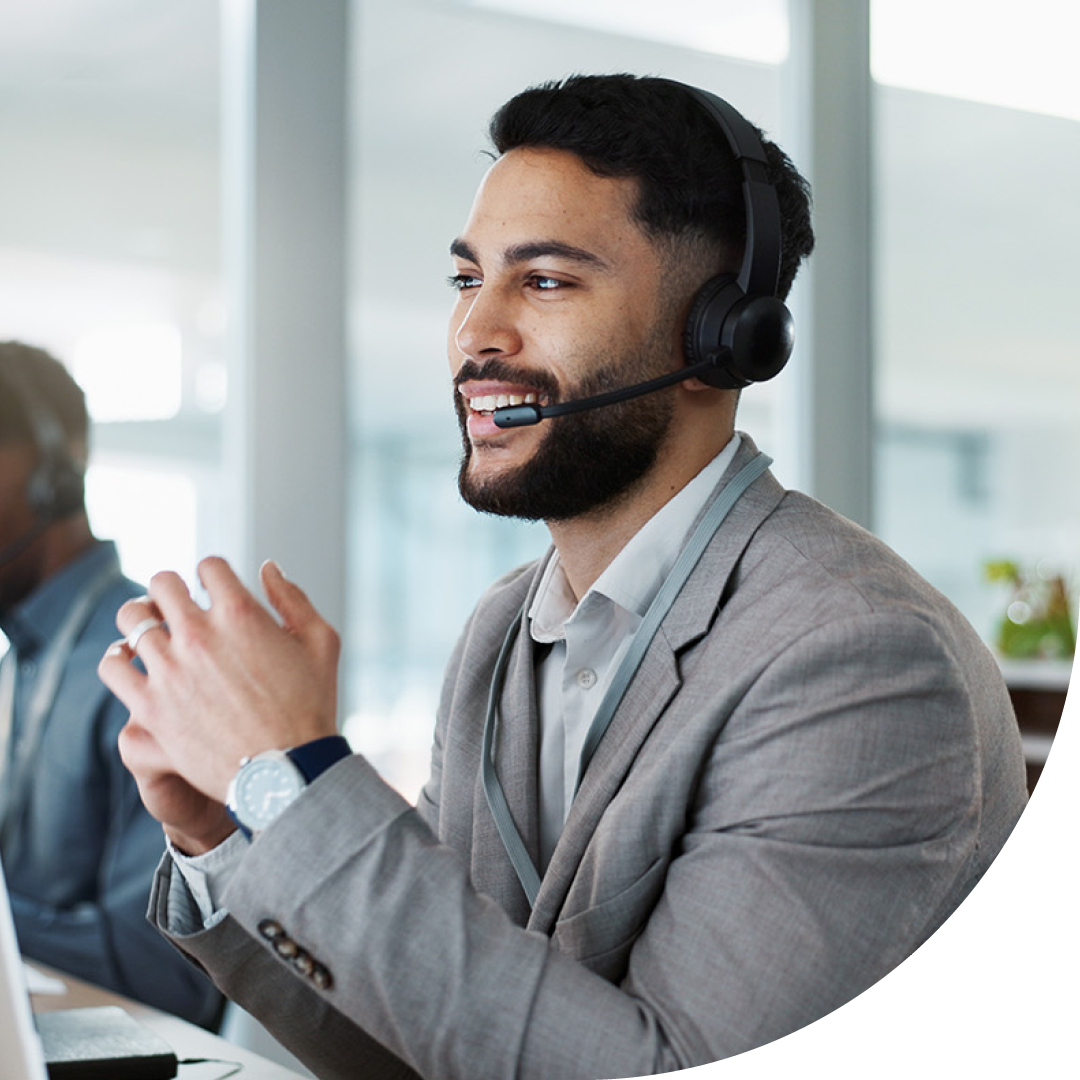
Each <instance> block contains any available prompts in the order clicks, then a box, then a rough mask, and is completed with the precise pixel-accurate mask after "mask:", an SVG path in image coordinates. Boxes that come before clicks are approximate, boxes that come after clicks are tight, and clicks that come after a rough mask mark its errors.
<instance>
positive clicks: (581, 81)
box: [489, 75, 814, 299]
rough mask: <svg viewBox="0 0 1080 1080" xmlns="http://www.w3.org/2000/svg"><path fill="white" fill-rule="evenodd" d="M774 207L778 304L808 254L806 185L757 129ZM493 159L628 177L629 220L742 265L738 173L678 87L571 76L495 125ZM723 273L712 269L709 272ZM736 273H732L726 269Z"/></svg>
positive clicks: (505, 109) (525, 99) (533, 93)
mask: <svg viewBox="0 0 1080 1080" xmlns="http://www.w3.org/2000/svg"><path fill="white" fill-rule="evenodd" d="M755 130H757V131H758V134H759V136H760V138H761V142H762V146H763V147H764V149H765V154H766V158H767V159H768V178H769V180H770V182H771V183H772V184H773V186H774V187H775V188H776V193H777V198H778V201H779V204H780V219H781V235H782V249H783V250H782V256H781V265H780V279H779V283H778V289H777V292H778V295H779V296H780V297H781V299H783V298H784V297H786V296H787V294H788V292H789V290H790V289H791V284H792V282H793V281H794V279H795V274H796V272H797V271H798V269H799V265H800V263H801V262H802V260H803V259H804V258H805V257H806V256H807V255H809V254H810V252H811V251H812V250H813V247H814V232H813V228H812V227H811V223H810V185H809V184H808V183H807V182H806V180H805V179H804V178H803V177H802V176H801V175H800V174H799V172H798V171H797V170H796V169H795V166H794V165H792V163H791V161H790V159H789V158H788V156H787V155H786V154H785V153H784V152H783V150H781V149H780V148H779V147H778V146H777V145H776V144H775V143H773V142H771V141H770V140H768V139H767V138H766V137H765V136H764V134H762V133H761V132H760V130H759V129H757V128H755ZM489 136H490V138H491V142H492V144H493V145H494V147H495V149H496V150H497V151H498V152H499V153H500V154H505V153H507V152H508V151H510V150H513V149H515V148H519V147H543V148H549V149H554V150H566V151H569V152H571V153H573V154H576V155H577V156H578V157H580V158H581V159H582V161H584V162H585V164H586V165H587V166H588V167H589V168H590V169H591V170H592V171H593V172H594V173H596V174H597V175H599V176H611V177H632V178H635V179H637V180H638V182H639V185H640V192H639V196H638V201H637V205H636V207H635V211H634V218H635V220H636V221H637V222H638V223H639V224H640V225H641V227H642V228H643V230H644V231H645V232H646V233H647V234H648V235H650V236H652V237H653V238H655V239H658V240H690V241H698V242H700V241H701V240H705V241H709V242H711V243H712V244H713V245H717V246H719V247H720V249H721V250H722V252H724V254H725V256H726V258H727V259H735V260H736V264H737V260H738V259H739V258H741V253H742V249H743V247H744V245H745V242H746V212H745V208H744V205H743V196H742V170H741V169H740V167H739V165H738V163H737V162H736V160H735V158H734V155H733V154H732V152H731V148H730V146H729V144H728V141H727V139H726V138H725V136H724V134H723V132H722V131H720V130H719V129H718V128H717V126H716V124H715V122H714V121H713V120H712V119H711V118H710V117H709V116H707V115H706V114H705V111H704V110H703V109H702V107H701V105H700V104H699V103H698V102H697V101H696V100H695V99H694V98H693V97H692V96H691V95H690V94H689V93H687V92H686V91H685V90H684V89H682V88H681V87H680V86H679V84H677V83H673V82H670V81H669V80H667V79H658V78H651V77H639V76H635V75H573V76H571V77H569V78H566V79H563V80H559V81H553V82H548V83H543V84H541V85H539V86H534V87H530V88H529V89H527V90H524V91H522V92H521V93H520V94H518V95H516V96H515V97H513V98H511V99H510V100H509V101H508V102H507V103H506V104H505V105H503V106H502V108H501V109H499V111H498V112H497V113H496V114H495V116H494V117H493V118H492V121H491V126H490V129H489ZM723 269H728V267H724V266H717V267H716V272H719V271H720V270H723ZM730 269H735V266H732V267H730Z"/></svg>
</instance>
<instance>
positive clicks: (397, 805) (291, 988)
mask: <svg viewBox="0 0 1080 1080" xmlns="http://www.w3.org/2000/svg"><path fill="white" fill-rule="evenodd" d="M898 661H900V662H898ZM704 696H707V695H704ZM704 696H703V698H704ZM702 707H708V705H707V703H706V702H705V701H704V699H703V705H702ZM721 728H722V734H721V736H720V738H719V739H718V740H717V742H716V744H715V746H713V747H712V749H711V751H710V752H708V753H707V754H706V755H705V757H704V760H703V762H702V772H701V778H700V783H699V784H698V786H697V790H696V802H695V804H694V809H693V812H692V813H691V814H690V816H689V818H688V821H687V826H686V831H685V834H684V835H683V836H682V837H681V838H680V840H679V842H678V843H677V844H676V845H675V847H674V850H673V851H672V853H671V861H670V865H669V866H668V867H667V870H666V876H665V880H664V885H663V888H662V890H661V891H660V893H659V897H658V898H657V897H656V896H655V892H654V894H653V896H654V899H653V900H652V901H650V903H651V905H652V906H651V907H650V908H649V909H648V911H646V912H644V913H643V919H642V921H643V924H644V925H643V927H642V929H641V932H640V934H639V935H638V936H637V938H636V940H635V942H634V945H633V947H632V948H631V950H630V952H629V961H628V966H627V969H626V973H625V975H624V976H622V977H621V979H620V981H619V982H618V983H617V984H615V983H611V982H609V981H607V980H606V979H604V978H602V977H601V976H599V975H597V974H595V973H594V972H593V971H591V970H590V969H589V968H588V967H587V966H586V965H584V964H583V963H580V962H578V961H577V960H574V959H572V958H570V957H569V956H567V955H564V954H563V953H562V952H560V951H559V950H558V949H557V948H556V947H554V946H553V944H552V941H551V939H549V938H548V937H547V936H546V935H544V934H540V933H537V932H535V931H530V930H527V929H522V928H521V927H519V926H517V925H515V924H513V923H512V922H511V920H510V919H509V918H508V916H507V915H506V914H505V913H504V912H503V911H502V910H501V908H499V907H498V906H497V905H496V904H495V903H494V902H492V901H491V900H490V899H488V898H486V897H484V896H482V895H480V894H478V893H477V892H476V891H475V890H474V889H473V888H472V887H471V885H470V882H469V880H468V873H467V868H466V866H465V865H464V863H463V860H462V858H461V857H460V856H459V855H458V854H457V853H455V852H454V851H452V850H450V849H449V848H447V847H446V846H444V845H441V844H440V843H439V842H438V841H437V839H436V837H435V836H434V835H433V834H432V832H431V830H430V829H429V828H428V826H427V825H426V824H425V823H424V821H423V820H422V818H421V816H420V815H419V814H418V813H417V812H416V811H415V810H413V809H412V808H411V807H410V806H409V805H408V804H407V803H405V802H404V800H402V799H401V798H400V797H399V796H398V795H397V794H396V793H395V792H393V791H392V790H391V789H390V788H389V787H388V786H387V785H386V784H385V783H383V782H382V781H381V780H380V778H379V777H378V775H377V774H376V773H375V772H374V770H372V769H371V767H370V766H369V765H368V764H367V762H366V761H365V760H364V759H363V758H361V757H359V756H354V757H352V758H349V759H346V760H345V761H343V762H341V763H339V764H337V765H335V766H334V767H333V768H332V769H330V770H329V771H328V772H327V773H325V774H324V775H323V776H322V777H320V779H319V780H318V781H317V782H316V783H315V784H313V785H312V786H311V787H310V788H308V789H307V790H306V791H305V792H304V794H302V795H301V796H300V798H299V799H298V800H297V801H296V802H295V803H294V804H293V806H292V807H290V809H289V811H288V812H287V813H285V814H283V815H282V817H281V818H280V819H279V820H278V821H277V822H275V823H274V825H273V826H271V828H270V829H268V830H267V831H266V832H265V833H263V834H262V836H260V838H259V839H258V840H257V841H256V842H255V843H254V844H253V845H252V847H251V849H250V851H249V852H248V854H247V855H246V856H245V859H244V861H243V863H242V865H241V867H240V869H239V871H238V873H237V875H236V876H235V877H234V879H233V881H232V882H231V884H230V885H229V888H228V889H227V892H226V897H225V899H226V903H227V905H228V908H229V911H230V913H231V915H230V919H229V920H228V923H229V925H228V926H224V927H221V928H219V929H220V931H221V933H220V935H218V936H215V932H214V931H210V932H206V933H205V934H202V935H194V936H193V937H191V938H188V939H185V940H183V941H182V942H180V944H181V945H182V946H183V947H184V948H185V949H186V950H187V951H189V952H190V953H192V954H193V955H195V956H196V957H197V958H199V959H200V961H201V962H202V963H203V964H205V966H206V967H207V968H208V969H209V970H211V971H212V972H214V973H215V975H216V977H217V978H218V980H219V983H220V985H221V986H222V987H223V988H224V989H226V990H227V991H228V992H229V993H230V994H235V993H237V992H239V994H240V996H239V997H238V1000H240V1001H241V1003H242V1004H244V1005H245V1007H248V1008H249V1009H250V1010H251V1011H253V1012H255V1014H256V1015H257V1016H258V1017H259V1019H261V1020H262V1022H263V1023H264V1024H266V1025H267V1026H268V1027H269V1028H270V1030H271V1031H272V1032H273V1033H274V1034H275V1035H276V1036H277V1037H278V1038H280V1039H281V1040H282V1042H284V1043H285V1045H287V1046H289V1047H290V1049H291V1050H292V1051H293V1052H294V1053H296V1054H297V1055H298V1056H299V1057H300V1058H301V1059H302V1060H304V1061H306V1062H308V1063H310V1064H311V1067H312V1068H313V1070H314V1071H315V1072H316V1073H317V1074H318V1075H320V1076H321V1077H329V1078H333V1077H341V1078H343V1080H344V1078H345V1077H356V1076H368V1075H371V1076H375V1075H384V1074H383V1073H379V1072H377V1071H366V1070H361V1069H358V1068H357V1067H356V1065H355V1062H353V1063H352V1064H348V1062H349V1061H350V1055H349V1051H348V1047H349V1045H350V1041H351V1040H352V1041H354V1045H355V1046H356V1047H357V1048H358V1050H357V1053H361V1052H362V1054H363V1055H367V1054H368V1053H369V1052H370V1049H371V1046H372V1044H375V1045H378V1046H381V1047H384V1048H385V1050H386V1051H388V1052H389V1054H390V1055H391V1056H390V1058H389V1059H388V1060H391V1061H396V1062H403V1063H405V1065H406V1066H407V1067H408V1068H409V1069H411V1070H414V1071H415V1073H417V1074H419V1075H420V1076H428V1077H434V1076H438V1077H444V1078H456V1077H460V1078H465V1077H469V1078H471V1077H475V1076H515V1077H518V1078H521V1080H548V1078H550V1077H552V1076H558V1077H560V1078H567V1080H570V1078H574V1077H588V1078H595V1077H597V1076H640V1075H645V1074H651V1073H656V1072H665V1071H671V1070H675V1069H680V1068H685V1067H689V1066H692V1065H698V1064H702V1063H704V1062H708V1061H713V1060H716V1059H719V1058H722V1057H726V1056H729V1055H731V1054H735V1053H739V1052H741V1051H743V1050H746V1049H749V1048H751V1047H753V1046H755V1045H760V1044H761V1043H763V1042H766V1041H769V1040H770V1039H771V1038H775V1037H778V1036H780V1035H783V1034H786V1033H788V1032H790V1031H793V1030H795V1029H796V1028H798V1027H800V1026H802V1025H803V1024H805V1023H809V1022H810V1021H811V1020H813V1019H816V1018H818V1017H820V1016H821V1015H824V1014H825V1013H826V1012H828V1011H830V1010H831V1009H833V1008H835V1007H837V1006H838V1005H840V1004H842V1003H843V1002H844V1001H846V1000H848V999H849V998H851V997H853V996H855V995H856V994H857V993H859V992H861V991H862V990H863V989H865V988H866V987H868V986H869V985H871V984H872V983H873V982H874V981H876V980H877V979H878V978H880V977H881V976H882V975H884V974H885V973H886V972H887V971H888V970H890V968H891V967H893V966H894V965H895V964H896V963H897V962H898V961H899V960H900V959H901V958H902V957H903V956H904V955H907V953H909V952H910V951H911V950H912V949H913V948H914V947H916V945H917V944H918V943H919V942H920V941H921V940H922V939H923V938H924V937H925V936H926V935H927V934H929V933H930V932H931V931H932V930H933V929H934V928H935V924H934V921H933V919H932V918H931V919H929V920H928V919H927V917H926V914H925V913H926V912H933V911H936V910H939V909H940V910H944V909H945V908H947V907H948V904H947V900H948V898H949V897H950V895H952V894H953V893H954V891H955V890H956V889H957V888H959V887H961V885H963V887H970V880H969V877H970V872H971V867H972V864H973V860H974V857H975V856H974V852H975V848H976V847H977V843H976V839H977V830H978V814H979V811H978V806H979V802H978V792H977V791H976V790H975V788H976V786H977V785H976V782H975V779H974V777H975V776H976V770H975V769H974V767H973V755H974V754H975V752H976V748H975V746H974V739H975V723H974V719H973V717H972V715H971V706H970V696H969V694H968V693H967V691H966V689H965V686H964V680H963V677H962V674H961V670H960V666H959V665H958V664H957V663H956V662H954V660H953V658H951V657H950V656H949V655H948V651H947V650H945V649H943V648H942V645H941V642H940V641H939V640H937V637H936V635H935V633H934V631H933V628H932V627H930V626H928V625H927V624H925V623H924V622H923V621H922V620H921V619H919V618H917V617H910V618H899V619H898V618H896V617H895V616H890V617H889V618H887V619H886V618H884V617H878V616H874V615H868V616H865V617H861V618H850V619H844V620H838V621H837V622H836V623H833V624H829V625H827V626H825V627H824V628H822V629H820V630H818V631H815V632H813V633H811V634H808V635H806V636H805V637H803V638H801V639H800V640H799V641H797V642H796V643H795V644H793V645H791V646H790V647H789V648H788V649H786V650H785V651H784V652H783V653H782V654H781V655H779V656H777V657H776V658H775V659H774V660H772V661H771V662H770V663H769V665H768V666H767V668H766V669H765V670H764V671H763V673H762V674H761V676H760V677H759V678H758V679H757V680H756V681H755V683H754V685H753V686H752V687H751V688H750V689H749V691H748V692H747V693H746V695H745V696H744V698H743V700H742V701H741V702H740V704H739V705H738V707H737V708H736V710H735V711H734V712H733V713H732V715H731V717H730V719H729V721H728V723H727V726H726V727H724V726H723V725H721ZM591 914H592V913H585V915H586V917H591ZM603 914H604V913H598V915H597V917H602V916H603ZM577 917H578V918H581V917H582V916H580V915H579V916H577ZM160 921H161V920H160V918H159V922H160ZM556 930H558V927H557V928H556ZM225 934H228V935H229V942H230V944H229V945H228V946H227V947H226V946H223V945H222V940H223V939H224V935H225ZM283 940H284V941H287V942H288V943H289V944H288V946H287V947H286V949H285V952H286V953H287V954H291V957H290V956H289V955H287V956H284V957H283V956H282V955H280V953H279V952H277V951H276V950H277V948H278V943H280V942H281V941H283ZM232 942H236V944H235V945H233V944H231V943H232ZM297 952H299V953H303V954H305V955H307V956H308V957H309V959H311V960H312V961H313V962H314V964H315V965H317V966H320V967H321V968H322V969H323V970H324V971H325V973H326V975H327V976H328V977H329V981H326V983H325V985H323V986H321V987H320V986H316V985H315V983H314V982H313V981H312V979H311V977H310V976H309V975H307V974H305V973H304V971H303V970H302V968H301V967H298V965H297V963H296V961H295V954H296V953H297ZM310 966H311V965H309V964H306V965H303V967H308V968H310ZM256 984H258V986H259V989H258V990H257V991H256V990H254V989H253V986H255V985H256ZM328 1016H329V1017H333V1022H332V1030H333V1032H334V1035H335V1039H336V1040H339V1043H338V1044H337V1045H338V1049H337V1050H336V1051H335V1053H336V1054H337V1056H336V1057H335V1056H333V1055H329V1056H328V1053H327V1051H326V1046H325V1039H324V1033H325V1027H324V1025H325V1024H328V1023H330V1021H328V1020H327V1019H326V1018H327V1017H328ZM385 1075H393V1074H392V1073H389V1072H388V1073H386V1074H385Z"/></svg>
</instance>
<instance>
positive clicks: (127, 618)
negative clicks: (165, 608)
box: [116, 596, 162, 637]
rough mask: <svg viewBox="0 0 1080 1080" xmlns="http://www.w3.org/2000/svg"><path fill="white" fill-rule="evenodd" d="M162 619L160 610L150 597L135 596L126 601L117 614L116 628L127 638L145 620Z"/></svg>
mask: <svg viewBox="0 0 1080 1080" xmlns="http://www.w3.org/2000/svg"><path fill="white" fill-rule="evenodd" d="M161 618H162V614H161V611H160V609H159V608H158V606H157V604H155V603H154V601H153V600H152V599H151V598H150V597H149V596H133V597H132V598H131V599H130V600H125V601H124V602H123V603H122V604H121V605H120V608H119V610H118V611H117V612H116V628H117V630H119V631H120V633H121V634H123V635H124V637H127V635H128V634H130V633H131V631H132V630H133V629H134V628H135V627H136V626H137V625H138V624H139V623H140V622H142V620H143V619H161Z"/></svg>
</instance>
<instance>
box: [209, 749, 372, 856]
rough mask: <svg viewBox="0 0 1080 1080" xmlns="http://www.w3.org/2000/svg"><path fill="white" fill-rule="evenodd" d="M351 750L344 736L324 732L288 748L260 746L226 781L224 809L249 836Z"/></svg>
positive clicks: (272, 819) (271, 820) (263, 827)
mask: <svg viewBox="0 0 1080 1080" xmlns="http://www.w3.org/2000/svg"><path fill="white" fill-rule="evenodd" d="M351 753H352V749H351V747H350V746H349V744H348V742H347V741H346V740H345V738H344V736H341V735H327V736H326V737H325V738H322V739H314V740H313V741H312V742H308V743H303V744H302V745H301V746H295V747H293V748H292V749H291V750H264V751H263V752H262V753H261V754H255V755H253V756H252V757H246V758H243V759H242V760H241V762H240V768H239V769H238V770H237V773H236V775H235V776H234V777H233V778H232V780H231V781H230V783H229V790H228V793H227V795H226V796H225V809H226V810H228V812H229V816H230V817H231V818H232V819H233V821H235V822H236V824H237V825H238V826H239V828H240V831H241V832H242V833H243V834H244V836H245V837H247V839H248V840H251V839H252V838H253V837H254V836H255V835H256V834H258V833H260V832H262V831H263V830H264V829H266V828H267V827H268V826H269V825H270V824H271V823H272V822H274V821H276V820H277V818H278V817H279V816H280V815H281V813H282V811H284V809H285V808H286V807H287V806H289V805H290V804H291V803H292V802H293V801H295V799H296V797H297V796H298V795H299V794H300V793H301V792H302V791H303V790H304V788H306V787H307V786H308V784H310V783H311V782H312V781H313V780H314V779H315V778H316V777H317V776H320V775H321V774H322V773H324V772H326V770H327V769H329V768H330V766H331V765H333V764H335V762H338V761H340V760H341V759H342V758H343V757H348V756H349V754H351Z"/></svg>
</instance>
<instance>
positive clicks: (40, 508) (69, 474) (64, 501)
mask: <svg viewBox="0 0 1080 1080" xmlns="http://www.w3.org/2000/svg"><path fill="white" fill-rule="evenodd" d="M84 488H85V485H84V482H83V475H82V473H81V472H80V471H79V469H78V468H76V466H75V463H74V462H73V461H69V460H66V459H61V460H57V459H55V458H46V459H45V460H44V461H42V462H41V463H40V464H39V465H38V466H37V468H35V469H34V471H33V473H32V474H31V475H30V480H29V483H28V484H27V489H26V499H27V502H28V503H29V504H30V508H31V509H32V510H33V511H34V512H35V513H36V514H37V515H38V517H39V518H41V519H42V520H44V521H59V520H60V519H61V518H65V517H67V516H68V515H69V514H74V513H76V512H77V511H79V510H81V509H82V508H83V505H84Z"/></svg>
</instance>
